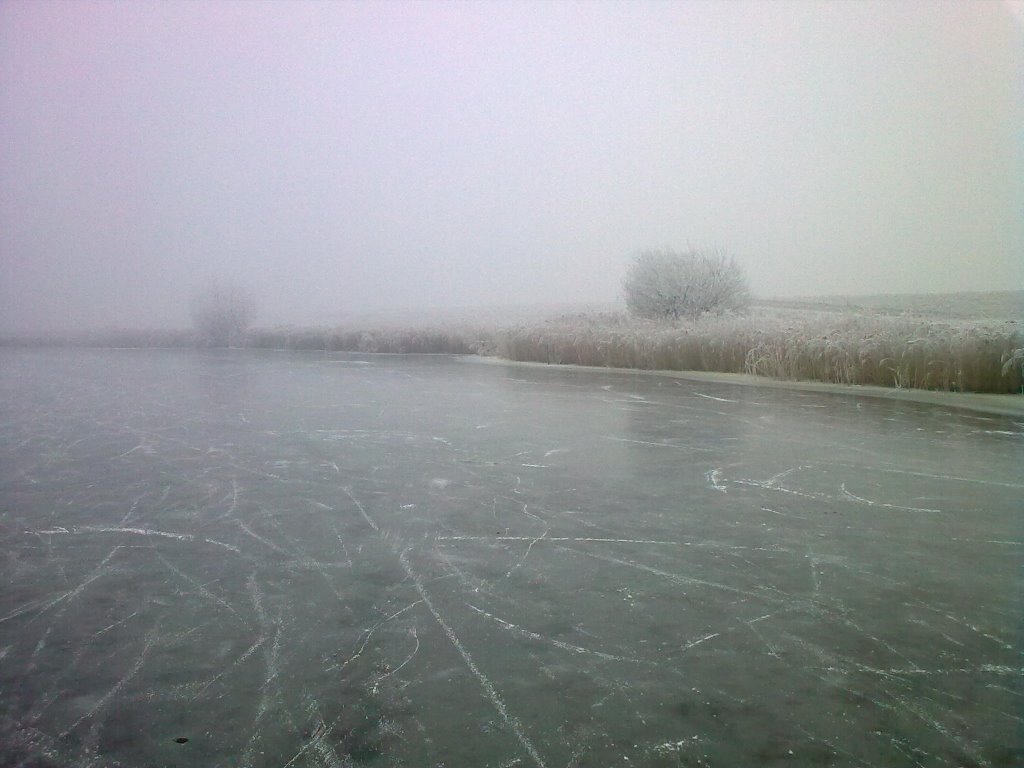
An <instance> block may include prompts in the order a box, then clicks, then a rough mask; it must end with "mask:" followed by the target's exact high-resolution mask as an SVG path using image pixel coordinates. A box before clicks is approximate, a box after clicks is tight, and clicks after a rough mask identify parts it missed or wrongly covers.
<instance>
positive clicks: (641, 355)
mask: <svg viewBox="0 0 1024 768" xmlns="http://www.w3.org/2000/svg"><path fill="white" fill-rule="evenodd" d="M1022 347H1024V338H1022V333H1021V329H1020V326H1019V324H1017V323H1015V322H1012V321H1008V322H1004V323H992V324H978V323H970V322H942V321H938V320H935V319H931V318H920V317H911V316H902V317H894V316H891V315H883V314H870V313H863V312H860V313H847V312H827V311H819V312H812V311H800V310H779V309H769V308H760V309H757V310H754V311H752V312H750V313H747V314H743V315H724V316H706V317H704V318H701V319H699V320H695V321H691V322H682V323H671V324H670V323H659V322H652V321H644V320H635V319H631V318H629V317H628V316H625V315H619V314H605V315H587V316H584V315H577V316H567V317H562V318H558V319H556V320H552V321H549V322H547V323H544V324H540V325H536V326H521V327H518V328H514V329H509V330H506V331H504V332H502V333H501V334H500V336H499V344H498V353H499V354H500V355H502V356H503V357H507V358H509V359H512V360H523V361H526V360H530V361H537V362H546V363H562V364H576V365H590V366H607V367H616V368H643V369H654V370H674V371H718V372H724V373H750V374H756V375H761V376H768V377H771V378H776V379H789V380H805V381H823V382H831V383H837V384H873V385H878V386H886V387H902V388H917V389H939V390H951V391H960V392H1021V390H1022V386H1024V375H1022V359H1021V358H1022V353H1021V351H1020V350H1021V348H1022ZM1015 355H1016V357H1015Z"/></svg>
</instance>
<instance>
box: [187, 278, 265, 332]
mask: <svg viewBox="0 0 1024 768" xmlns="http://www.w3.org/2000/svg"><path fill="white" fill-rule="evenodd" d="M255 306H256V305H255V303H254V302H253V299H252V296H251V295H250V294H249V292H248V291H246V290H245V289H244V288H242V287H241V286H238V285H232V284H229V283H213V284H212V285H210V286H209V287H207V288H206V289H204V290H202V291H200V292H199V293H197V294H196V295H195V296H193V297H192V302H191V304H190V309H191V313H192V323H193V324H194V325H195V328H196V331H197V332H198V334H199V339H200V341H201V342H202V343H203V344H205V345H206V346H209V347H230V346H234V345H236V344H238V343H239V342H241V341H242V340H243V339H244V337H245V332H246V330H247V329H248V327H249V323H250V322H252V318H253V315H254V314H255Z"/></svg>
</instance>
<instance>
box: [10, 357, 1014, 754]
mask: <svg viewBox="0 0 1024 768" xmlns="http://www.w3.org/2000/svg"><path fill="white" fill-rule="evenodd" d="M355 360H359V361H361V362H363V363H365V364H360V365H337V364H335V363H337V362H338V361H355ZM1022 433H1024V426H1022V424H1021V423H1020V422H1019V420H1014V419H1013V418H1009V417H999V416H986V415H982V414H975V413H971V412H968V411H950V410H946V409H943V408H941V407H936V406H927V405H918V404H912V403H898V402H892V401H887V400H876V399H870V398H857V397H852V396H847V395H830V394H810V393H802V392H795V391H786V390H777V389H770V388H743V387H738V386H730V385H725V384H710V383H707V382H692V381H686V380H681V379H672V378H666V377H657V376H633V375H628V374H617V373H613V372H603V371H569V370H561V369H549V368H531V367H516V366H511V365H503V364H487V363H481V362H471V361H461V360H457V359H452V358H423V357H421V358H416V357H408V358H398V357H380V358H370V357H365V358H358V357H344V356H335V357H318V356H312V355H299V354H294V355H290V354H272V353H251V354H249V353H228V354H213V353H210V354H200V353H190V352H176V351H84V350H80V351H13V350H5V351H3V352H2V353H0V488H2V491H0V493H2V496H0V541H2V544H3V559H2V560H0V583H2V584H3V589H2V591H0V764H3V765H32V766H96V767H98V768H102V767H103V766H114V765H119V766H139V767H140V768H141V767H142V766H152V765H175V766H179V767H180V766H203V767H204V768H208V767H211V766H289V767H291V766H359V765H380V766H390V765H393V766H397V765H405V766H436V765H440V764H444V765H446V766H448V767H449V768H451V767H452V766H493V767H494V768H498V767H499V766H513V765H521V766H558V767H559V768H561V767H562V766H610V765H633V766H638V765H643V766H676V765H700V764H704V765H718V766H737V765H765V764H772V763H776V762H786V763H789V764H796V765H826V764H833V765H921V766H947V765H949V766H952V765H978V766H1001V765H1019V764H1021V762H1022V761H1024V744H1022V735H1024V728H1022V722H1024V721H1022V709H1021V701H1024V698H1022V697H1024V672H1022V660H1021V652H1022V650H1024V637H1022V632H1024V630H1022V626H1024V625H1022V623H1021V616H1024V604H1022V603H1024V576H1022V573H1024V571H1022V565H1024V530H1022V528H1024V522H1022V521H1024V515H1022V512H1024V510H1022V508H1021V502H1020V500H1021V498H1022V491H1024V479H1022V476H1021V472H1020V469H1021V467H1022V466H1024V436H1022Z"/></svg>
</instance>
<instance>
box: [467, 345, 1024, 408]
mask: <svg viewBox="0 0 1024 768" xmlns="http://www.w3.org/2000/svg"><path fill="white" fill-rule="evenodd" d="M457 357H459V358H460V359H466V360H469V361H473V362H480V363H484V364H488V365H516V366H528V367H533V368H559V369H569V370H579V371H607V372H609V373H616V374H630V375H634V376H636V375H641V376H665V377H668V378H673V379H686V380H689V381H706V382H709V383H714V384H734V385H736V386H741V387H770V388H774V389H791V390H797V391H802V392H821V393H825V394H836V395H856V396H859V397H875V398H882V399H888V400H899V401H902V402H911V403H924V404H928V405H939V406H945V407H947V408H959V409H963V410H970V411H976V412H980V413H988V414H994V415H998V416H1009V417H1011V418H1024V394H1021V395H1017V394H1013V395H1011V394H1005V395H1004V394H989V393H976V392H944V391H940V390H930V389H896V388H895V387H878V386H873V385H870V384H831V383H828V382H823V381H791V380H787V379H772V378H769V377H767V376H755V375H753V374H749V373H720V372H717V371H662V370H653V369H647V368H605V367H599V366H591V365H575V364H572V363H537V362H529V361H519V360H508V359H506V358H503V357H495V356H483V355H466V356H461V355H458V356H457Z"/></svg>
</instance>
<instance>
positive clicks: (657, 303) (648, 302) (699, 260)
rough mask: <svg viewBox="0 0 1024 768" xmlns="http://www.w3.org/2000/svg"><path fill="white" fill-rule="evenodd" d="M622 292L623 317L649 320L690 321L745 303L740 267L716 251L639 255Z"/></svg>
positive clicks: (746, 303)
mask: <svg viewBox="0 0 1024 768" xmlns="http://www.w3.org/2000/svg"><path fill="white" fill-rule="evenodd" d="M622 288H623V293H624V295H625V298H626V306H627V307H628V308H629V311H630V312H632V313H633V314H634V315H637V316H638V317H645V318H649V319H652V320H679V319H680V318H687V319H694V318H697V317H700V316H701V315H703V314H705V313H707V312H716V313H718V312H725V311H727V310H740V309H744V308H745V307H746V306H747V305H748V304H749V303H750V292H749V290H748V289H747V280H746V277H745V275H744V274H743V269H742V267H740V265H739V264H737V263H736V260H735V259H733V258H732V257H729V256H726V255H725V254H724V253H721V252H719V251H693V250H691V251H686V252H682V253H678V252H676V251H672V250H663V251H644V252H643V253H641V254H640V255H639V256H637V257H636V259H635V260H634V261H633V263H632V264H631V265H630V266H629V270H628V272H627V273H626V278H625V280H624V281H623V284H622Z"/></svg>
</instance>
